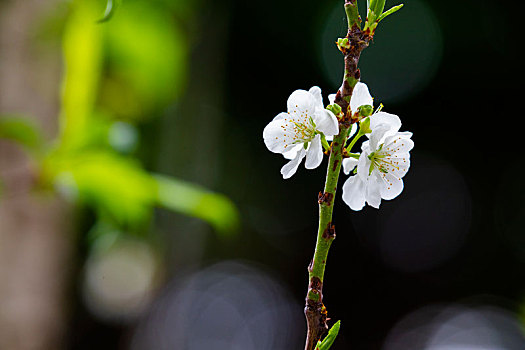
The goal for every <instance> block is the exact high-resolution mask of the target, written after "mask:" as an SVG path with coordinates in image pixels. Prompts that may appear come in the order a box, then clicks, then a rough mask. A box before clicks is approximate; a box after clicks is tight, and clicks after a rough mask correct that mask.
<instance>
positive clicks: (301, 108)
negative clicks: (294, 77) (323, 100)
mask: <svg viewBox="0 0 525 350" xmlns="http://www.w3.org/2000/svg"><path fill="white" fill-rule="evenodd" d="M286 105H287V107H288V112H289V113H290V114H291V115H301V114H308V113H310V114H313V113H314V112H315V105H316V101H315V97H314V96H313V95H312V94H311V93H309V92H308V91H305V90H295V91H294V92H292V94H291V95H290V97H288V101H287V103H286Z"/></svg>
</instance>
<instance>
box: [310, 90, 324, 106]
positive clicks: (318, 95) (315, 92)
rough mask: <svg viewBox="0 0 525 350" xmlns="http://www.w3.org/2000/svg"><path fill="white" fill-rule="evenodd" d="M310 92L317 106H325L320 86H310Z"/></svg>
mask: <svg viewBox="0 0 525 350" xmlns="http://www.w3.org/2000/svg"><path fill="white" fill-rule="evenodd" d="M308 92H309V93H311V94H312V96H313V97H314V101H315V104H316V107H320V108H324V104H323V95H321V88H320V87H319V86H312V88H310V90H308Z"/></svg>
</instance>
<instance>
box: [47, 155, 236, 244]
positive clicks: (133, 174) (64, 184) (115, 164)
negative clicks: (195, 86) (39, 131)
mask: <svg viewBox="0 0 525 350" xmlns="http://www.w3.org/2000/svg"><path fill="white" fill-rule="evenodd" d="M45 169H46V170H45V171H44V173H45V174H47V177H48V178H50V179H51V180H50V181H52V182H53V183H54V184H55V186H56V187H57V189H58V190H59V192H61V193H63V194H65V195H66V196H68V197H70V198H71V199H75V200H79V201H81V202H83V203H85V204H88V205H91V206H93V207H94V208H96V210H97V212H98V213H99V214H100V215H102V216H103V217H109V218H111V219H112V220H113V221H115V222H116V223H118V224H119V225H125V226H130V227H140V226H141V225H143V224H144V223H146V222H147V221H148V220H149V218H150V216H151V214H152V210H153V207H154V206H156V205H158V206H161V207H164V208H166V209H170V210H173V211H175V212H179V213H181V214H185V215H189V216H193V217H197V218H200V219H202V220H205V221H207V222H208V223H209V224H210V225H211V226H212V227H213V228H214V229H215V230H216V231H217V233H218V234H220V235H221V236H229V235H233V234H235V233H236V232H237V230H238V228H239V214H238V212H237V209H236V207H235V206H234V204H233V203H232V202H231V201H230V200H229V199H228V198H227V197H225V196H224V195H221V194H217V193H213V192H211V191H209V190H206V189H204V188H202V187H200V186H197V185H194V184H191V183H188V182H185V181H181V180H177V179H174V178H171V177H168V176H163V175H154V176H152V175H151V174H149V173H148V172H146V171H144V170H143V169H142V168H141V167H140V165H139V164H138V163H137V162H134V161H132V160H131V159H128V158H125V157H122V156H119V155H117V154H114V153H112V152H106V151H91V152H85V153H80V154H72V155H67V156H65V155H61V154H56V155H54V156H50V157H49V159H48V160H47V163H46V165H45Z"/></svg>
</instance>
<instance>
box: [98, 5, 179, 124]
mask: <svg viewBox="0 0 525 350" xmlns="http://www.w3.org/2000/svg"><path fill="white" fill-rule="evenodd" d="M158 5H159V4H155V3H151V1H134V2H127V3H126V6H123V7H122V8H121V9H120V10H119V15H118V17H115V18H113V19H112V20H111V22H109V23H107V25H105V26H104V30H105V44H106V46H105V48H106V55H107V69H108V71H107V74H106V77H105V78H104V81H103V84H102V90H101V93H100V104H101V106H103V107H104V108H105V109H107V110H109V111H111V112H112V113H113V114H114V115H115V116H116V117H119V118H127V119H140V118H144V117H149V116H151V115H155V112H158V111H159V110H160V109H163V108H165V107H166V105H168V104H171V103H173V100H174V99H175V98H176V97H177V96H178V94H179V93H180V92H181V91H182V87H183V86H184V84H185V82H186V75H187V68H188V67H187V56H188V53H187V51H188V43H187V39H186V35H185V34H184V33H183V32H182V31H181V29H180V26H179V25H178V24H177V23H176V22H174V20H173V18H172V17H171V16H170V14H169V13H168V12H167V11H163V7H161V6H158Z"/></svg>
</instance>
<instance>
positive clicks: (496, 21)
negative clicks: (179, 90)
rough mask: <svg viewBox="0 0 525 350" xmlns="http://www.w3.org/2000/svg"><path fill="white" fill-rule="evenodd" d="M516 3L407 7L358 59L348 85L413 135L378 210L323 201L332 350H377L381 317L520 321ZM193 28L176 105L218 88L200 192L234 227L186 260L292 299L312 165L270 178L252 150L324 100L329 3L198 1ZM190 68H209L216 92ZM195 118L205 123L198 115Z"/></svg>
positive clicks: (333, 26)
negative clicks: (419, 313)
mask: <svg viewBox="0 0 525 350" xmlns="http://www.w3.org/2000/svg"><path fill="white" fill-rule="evenodd" d="M394 4H397V3H394V2H391V1H389V2H387V7H388V6H393V5H394ZM363 5H364V4H361V7H363ZM518 7H521V8H523V5H521V4H520V5H517V7H516V8H513V7H512V6H509V5H508V4H507V5H503V3H498V2H489V1H462V2H447V1H424V2H423V1H418V2H417V3H416V2H412V1H410V0H408V1H406V2H405V8H403V9H402V10H401V11H400V12H398V13H397V14H395V15H392V16H391V17H389V18H388V19H386V20H385V21H384V22H383V23H384V24H382V25H380V26H379V29H378V33H377V35H376V38H375V40H374V42H373V43H372V45H371V47H370V48H369V49H367V50H366V51H365V52H364V54H363V55H362V58H361V67H362V81H364V82H366V83H368V84H369V88H370V91H371V93H372V95H373V96H374V97H375V101H376V104H377V103H379V102H382V103H383V104H384V105H385V108H384V110H385V111H388V112H390V113H395V114H397V115H399V116H400V118H401V120H402V122H403V127H402V131H411V132H413V133H414V136H413V140H414V142H415V148H414V151H413V152H412V165H411V170H410V172H409V173H408V175H407V176H406V177H405V190H404V192H403V193H402V194H401V195H400V196H399V198H396V199H395V200H393V201H391V202H389V201H383V202H382V204H381V209H380V210H379V211H377V210H375V209H373V208H369V207H368V208H365V209H364V210H363V211H361V212H352V211H351V210H350V209H349V208H348V207H346V206H345V204H344V203H343V202H342V201H341V199H340V192H339V193H338V196H337V199H336V206H335V214H334V223H335V225H336V232H337V239H336V240H335V241H334V244H333V246H332V249H331V251H330V255H329V261H328V264H327V270H326V276H325V285H324V300H325V305H326V306H327V308H328V312H329V314H328V315H329V317H330V318H331V319H332V320H338V319H341V320H342V330H341V335H340V337H339V339H338V341H337V342H336V345H335V346H334V348H336V349H337V348H353V349H381V348H382V347H383V345H384V342H385V339H386V337H387V334H388V333H389V331H390V330H391V329H392V328H393V326H394V325H395V324H396V322H398V321H399V320H400V319H401V318H403V317H404V316H405V315H407V314H409V313H410V312H413V311H414V310H417V309H419V308H421V307H424V306H426V305H434V304H438V305H440V304H447V303H462V304H465V305H474V306H478V305H495V306H498V307H501V308H502V309H505V310H508V311H511V312H513V313H519V312H520V307H521V306H520V305H522V303H523V302H524V297H525V295H524V294H523V293H524V287H525V285H524V280H523V277H524V273H523V271H524V266H525V265H524V263H525V250H524V248H523V247H524V246H525V238H524V237H525V236H524V233H525V232H523V226H522V225H521V224H520V223H523V215H524V212H523V210H524V207H523V194H524V188H525V187H524V185H523V181H522V179H521V172H522V171H523V163H522V161H523V155H522V154H521V151H520V149H521V147H520V146H521V140H522V137H521V132H520V131H518V130H519V127H518V125H517V123H518V121H519V120H520V119H521V118H522V115H521V114H522V112H520V107H519V106H520V105H519V101H520V99H519V95H518V91H519V86H520V85H521V84H520V83H519V79H518V77H517V74H518V72H519V71H520V70H521V68H520V61H519V60H520V58H519V55H518V52H519V49H520V44H519V43H520V41H519V39H517V38H516V36H517V35H516V34H517V33H520V30H521V29H519V28H518V23H519V20H520V19H519V16H520V13H522V11H519V10H518ZM198 17H199V21H202V22H200V25H201V26H202V32H201V36H200V37H199V40H198V44H197V46H196V47H195V48H194V50H193V57H194V59H193V65H192V67H191V72H192V74H195V75H196V76H197V77H198V78H197V79H196V81H194V82H193V84H194V85H196V86H195V87H192V83H190V88H189V92H188V94H192V95H197V97H195V99H196V100H198V101H199V103H200V102H202V103H204V104H207V103H208V101H206V100H201V99H200V98H199V97H198V96H199V92H198V91H197V92H192V88H193V89H195V90H206V89H207V87H208V86H207V84H208V83H210V84H211V85H212V88H214V89H219V90H222V93H221V95H222V96H223V100H222V101H221V102H220V105H222V106H223V112H224V115H223V120H222V121H221V122H220V132H219V136H218V137H219V139H218V140H217V145H218V147H219V150H218V156H219V157H220V164H219V165H218V166H217V168H215V170H216V172H215V173H214V175H215V176H216V177H217V178H218V179H219V180H218V181H217V182H216V183H217V187H216V189H217V190H220V191H221V192H224V193H226V194H228V195H229V196H231V198H232V199H233V200H234V201H235V203H237V204H238V205H239V208H240V210H241V213H242V218H243V232H242V235H241V236H240V237H239V239H238V240H236V241H233V242H229V243H228V244H224V242H217V241H215V239H214V238H213V237H207V240H208V243H207V244H206V248H205V251H204V253H203V257H202V262H201V264H203V265H207V264H212V263H214V262H217V261H220V260H225V259H243V260H246V261H250V262H252V263H257V264H259V266H261V267H263V268H264V269H265V270H267V271H269V272H270V273H271V274H272V276H274V277H275V278H277V279H278V280H280V281H285V285H286V287H288V288H289V290H290V292H291V295H292V296H293V299H294V300H296V301H297V302H298V303H299V304H301V303H302V300H303V298H304V297H305V293H306V286H307V271H306V267H307V265H308V263H309V261H310V259H311V257H312V255H313V248H314V243H315V235H316V230H317V203H316V202H317V193H318V192H319V191H320V190H321V189H322V186H323V182H324V174H325V168H324V167H325V166H326V161H325V162H323V164H322V166H320V167H319V168H318V169H316V170H314V171H308V170H305V169H304V168H303V167H302V166H301V167H300V168H299V170H298V172H297V174H296V175H294V176H293V177H292V178H291V179H289V180H283V179H282V178H281V176H280V174H279V169H280V167H281V166H282V165H283V164H284V163H285V160H284V159H282V158H281V157H280V156H279V155H275V154H272V153H270V152H269V151H268V150H267V149H266V148H265V146H264V143H263V142H262V129H263V128H264V126H265V125H266V124H267V123H268V122H269V121H270V120H271V119H272V118H273V117H274V116H275V115H276V114H277V113H279V112H281V111H284V109H285V108H286V99H287V97H288V96H289V94H290V93H291V92H292V91H294V90H295V89H309V88H310V87H311V86H314V85H318V86H320V87H321V89H322V91H323V94H324V97H325V101H326V100H327V95H328V94H329V93H335V91H336V90H337V88H338V86H339V84H340V81H341V76H342V58H341V57H340V56H339V52H338V51H337V49H336V47H335V45H332V43H333V42H334V41H335V40H336V39H337V37H343V36H344V35H345V27H346V24H345V18H344V13H343V10H342V1H323V2H319V1H307V0H305V1H300V2H298V1H265V2H254V1H225V2H220V3H216V2H214V3H206V4H205V5H204V6H203V10H202V16H200V15H199V16H198ZM330 21H331V22H330ZM323 40H324V41H323ZM323 50H324V51H323ZM330 50H331V51H330ZM323 56H327V57H328V58H326V57H324V58H323ZM202 70H213V71H215V73H214V74H215V76H216V77H218V78H219V79H220V80H219V81H220V82H217V81H214V82H210V78H209V77H206V76H205V74H204V73H202ZM203 75H204V76H203ZM398 90H402V91H401V92H400V91H398ZM204 94H205V95H206V93H204ZM198 119H199V122H203V123H206V117H205V116H202V117H199V118H198ZM148 127H151V128H154V129H155V128H159V126H158V125H150V126H148ZM194 136H195V135H194ZM201 142H205V140H199V136H196V139H194V141H193V143H194V144H199V143H201ZM200 169H201V170H202V171H204V172H207V171H208V170H207V169H206V168H205V167H202V166H201V167H200ZM345 178H346V177H345V176H344V175H342V177H341V181H340V183H342V181H343V180H344V179H345ZM303 327H304V326H303ZM97 329H98V328H97ZM99 331H100V332H101V331H102V330H97V333H98V332H99ZM106 332H109V330H106ZM118 334H119V333H117V334H116V335H118ZM116 339H120V342H121V341H122V340H121V338H120V337H119V336H116ZM85 341H86V338H84V337H80V340H79V342H80V343H84V342H85ZM521 344H523V343H521ZM93 345H94V344H91V345H90V346H93ZM517 346H518V348H519V345H517ZM83 347H84V346H83ZM86 348H87V347H86ZM414 348H422V347H414ZM467 348H469V347H468V345H465V349H467ZM508 348H509V349H510V348H513V347H512V346H509V347H508Z"/></svg>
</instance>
